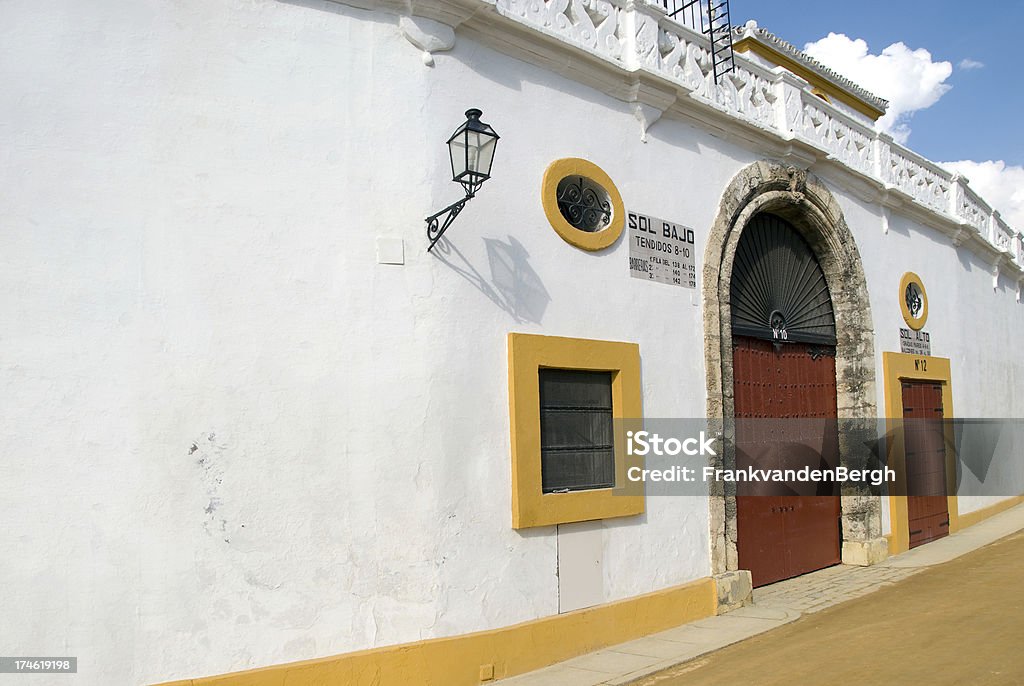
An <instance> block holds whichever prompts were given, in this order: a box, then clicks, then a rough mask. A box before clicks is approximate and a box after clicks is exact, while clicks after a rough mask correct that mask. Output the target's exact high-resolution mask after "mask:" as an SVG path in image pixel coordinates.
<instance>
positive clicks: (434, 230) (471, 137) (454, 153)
mask: <svg viewBox="0 0 1024 686" xmlns="http://www.w3.org/2000/svg"><path fill="white" fill-rule="evenodd" d="M481 114H483V112H481V111H480V110H478V109H471V110H466V121H465V123H464V124H463V125H462V126H460V127H459V128H458V129H456V131H455V133H453V134H452V136H451V138H449V139H448V154H449V155H450V156H451V160H452V181H456V182H458V183H460V184H462V187H463V188H464V189H465V190H466V197H464V198H462V199H461V200H458V201H456V202H454V203H452V204H451V205H449V206H448V207H446V208H444V209H443V210H441V211H440V212H438V213H436V214H432V215H430V216H429V217H427V219H426V222H427V239H428V240H429V241H430V247H428V248H427V252H429V251H430V250H431V249H433V247H434V244H435V243H437V241H438V240H440V239H441V236H443V235H444V232H445V231H447V230H448V227H449V226H451V224H452V222H453V221H455V217H457V216H459V212H461V211H462V208H463V207H465V206H466V203H467V202H468V201H469V199H470V198H472V197H474V196H475V195H476V192H477V191H478V190H479V189H480V186H481V184H483V182H484V181H486V180H487V179H489V178H491V165H492V164H493V163H494V150H495V148H496V147H497V146H498V138H499V136H498V134H497V133H495V132H494V129H492V128H491V127H490V125H488V124H485V123H484V122H482V121H480V115H481ZM442 217H443V219H442Z"/></svg>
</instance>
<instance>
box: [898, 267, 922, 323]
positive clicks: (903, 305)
mask: <svg viewBox="0 0 1024 686" xmlns="http://www.w3.org/2000/svg"><path fill="white" fill-rule="evenodd" d="M900 310H901V311H902V312H903V321H905V322H906V323H907V326H909V327H910V328H911V329H913V330H914V331H920V330H921V329H923V328H924V324H925V322H927V321H928V293H927V292H926V291H925V290H924V283H923V282H922V281H921V277H920V276H918V275H917V274H915V273H914V272H907V273H906V274H904V275H903V278H902V279H900Z"/></svg>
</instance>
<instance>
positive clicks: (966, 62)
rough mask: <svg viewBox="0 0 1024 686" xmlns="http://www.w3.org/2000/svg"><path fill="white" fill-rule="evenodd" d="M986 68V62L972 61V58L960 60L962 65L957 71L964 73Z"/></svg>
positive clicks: (958, 66)
mask: <svg viewBox="0 0 1024 686" xmlns="http://www.w3.org/2000/svg"><path fill="white" fill-rule="evenodd" d="M984 66H985V63H984V62H979V61H978V60H972V59H971V58H970V57H965V58H963V59H962V60H960V63H959V64H958V65H956V67H957V69H963V70H964V71H967V70H969V69H981V68H982V67H984Z"/></svg>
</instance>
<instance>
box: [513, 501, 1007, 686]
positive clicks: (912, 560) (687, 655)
mask: <svg viewBox="0 0 1024 686" xmlns="http://www.w3.org/2000/svg"><path fill="white" fill-rule="evenodd" d="M1022 529H1024V505H1018V506H1016V507H1014V508H1011V509H1009V510H1007V511H1006V512H1002V513H1000V514H998V515H996V516H994V517H991V518H990V519H988V520H986V521H984V522H982V523H981V524H977V525H975V526H973V527H971V528H970V529H967V530H965V531H963V532H960V533H957V534H954V535H952V536H949V537H947V538H944V539H941V540H938V541H934V542H932V543H929V544H928V545H925V546H922V547H920V548H915V549H914V550H911V551H908V552H906V553H902V554H900V555H897V556H895V557H891V558H889V559H888V560H886V561H885V562H883V563H881V564H878V565H875V566H873V567H851V566H846V565H838V566H836V567H830V568H828V569H823V570H821V571H820V572H813V573H811V574H805V575H804V576H801V577H797V578H795V579H789V580H786V581H781V582H779V583H776V584H772V585H771V586H766V587H763V588H759V589H756V590H755V591H754V604H753V605H751V606H748V607H744V608H741V609H739V610H735V611H733V612H730V613H728V614H725V615H720V616H717V617H708V618H706V619H702V620H700V621H697V622H693V623H690V624H686V625H684V626H680V627H677V628H675V629H670V630H668V631H663V632H661V633H658V634H652V635H651V636H647V637H645V638H641V639H638V640H636V641H631V642H629V643H623V644H621V645H616V646H612V647H610V648H606V649H604V650H599V651H597V652H594V653H590V654H588V655H583V656H581V657H577V658H574V659H572V660H568V661H566V662H562V663H559V664H557V665H553V666H551V667H548V668H546V669H542V670H538V671H536V672H530V673H529V674H523V675H520V676H517V677H513V678H510V679H503V680H502V681H501V683H502V684H508V686H601V685H607V686H622V685H624V684H629V683H631V682H633V681H636V680H638V679H641V678H643V677H645V676H649V675H651V674H654V673H656V672H660V671H662V670H665V669H668V668H670V667H674V666H676V665H679V664H681V663H684V662H687V661H689V660H692V659H694V658H696V657H699V656H701V655H704V654H706V653H710V652H713V651H715V650H718V649H720V648H724V647H726V646H728V645H732V644H734V643H738V642H739V641H743V640H744V639H747V638H750V637H752V636H756V635H758V634H761V633H764V632H766V631H770V630H772V629H775V628H777V627H780V626H783V625H785V624H788V623H790V622H792V621H795V620H796V619H798V618H799V617H800V616H801V615H802V614H811V613H816V612H819V611H820V610H823V609H825V608H827V607H831V606H833V605H837V604H839V603H842V602H845V601H847V600H851V599H853V598H858V597H860V596H863V595H867V594H869V593H872V592H874V591H876V590H878V589H880V588H882V587H884V586H888V585H891V584H893V583H895V582H897V581H900V580H902V579H905V578H906V577H908V576H911V575H913V574H916V573H918V572H920V571H922V570H924V569H925V568H927V567H930V566H933V565H937V564H941V563H943V562H949V561H950V560H954V559H956V558H958V557H960V556H961V555H964V554H966V553H969V552H971V551H974V550H977V549H979V548H981V547H983V546H986V545H988V544H989V543H993V542H995V541H997V540H999V539H1001V538H1004V537H1005V536H1009V535H1010V534H1013V533H1015V532H1017V531H1020V530H1022Z"/></svg>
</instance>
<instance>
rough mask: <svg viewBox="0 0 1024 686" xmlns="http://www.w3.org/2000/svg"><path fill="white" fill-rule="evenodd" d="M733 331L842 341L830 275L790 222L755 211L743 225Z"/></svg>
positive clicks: (783, 338) (827, 342)
mask: <svg viewBox="0 0 1024 686" xmlns="http://www.w3.org/2000/svg"><path fill="white" fill-rule="evenodd" d="M729 302H730V306H731V308H732V332H733V335H738V336H753V337H755V338H765V339H768V340H772V341H777V342H780V343H785V342H797V343H817V344H819V345H821V344H824V345H835V344H836V320H835V314H834V312H833V310H832V298H831V297H830V296H829V292H828V284H827V283H826V282H825V274H824V272H822V270H821V265H819V264H818V260H817V258H815V256H814V253H813V252H812V251H811V247H810V246H809V245H808V244H807V241H805V240H804V239H803V237H802V236H801V235H800V234H799V233H797V231H796V229H794V228H793V227H792V226H791V225H790V224H789V223H788V222H786V221H785V220H783V219H780V218H779V217H776V216H774V215H771V214H759V215H757V216H755V217H754V218H753V219H752V220H751V221H750V223H749V224H747V226H746V227H745V228H744V229H743V233H742V234H741V235H740V241H739V245H738V246H736V257H735V261H734V262H733V268H732V286H731V289H730V300H729Z"/></svg>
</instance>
